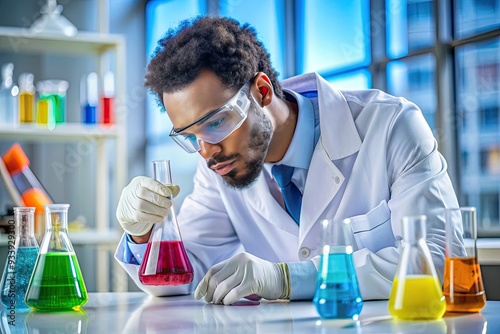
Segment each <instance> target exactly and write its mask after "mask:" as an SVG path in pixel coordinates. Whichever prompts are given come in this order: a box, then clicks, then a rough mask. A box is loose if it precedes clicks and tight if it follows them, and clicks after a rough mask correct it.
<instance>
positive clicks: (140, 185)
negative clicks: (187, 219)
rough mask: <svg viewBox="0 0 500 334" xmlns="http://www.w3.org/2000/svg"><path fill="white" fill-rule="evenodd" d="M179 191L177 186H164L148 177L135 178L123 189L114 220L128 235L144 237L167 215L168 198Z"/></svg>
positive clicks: (170, 202) (169, 204)
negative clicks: (115, 219)
mask: <svg viewBox="0 0 500 334" xmlns="http://www.w3.org/2000/svg"><path fill="white" fill-rule="evenodd" d="M179 190H180V189H179V186H165V185H163V184H161V183H160V182H158V181H156V180H153V179H151V178H149V177H145V176H137V177H135V178H134V179H132V181H130V183H129V184H128V185H127V186H126V187H125V188H123V190H122V194H121V196H120V201H119V202H118V207H117V208H116V218H117V219H118V222H120V225H121V226H122V227H123V229H124V230H125V231H126V232H127V233H128V234H130V235H132V236H142V235H145V234H146V233H148V232H149V230H150V229H151V227H152V226H153V224H154V223H158V222H161V221H162V220H163V218H164V217H165V216H166V215H167V214H168V210H169V209H170V207H171V206H172V201H171V200H170V198H172V197H175V196H177V194H178V193H179ZM168 197H170V198H168Z"/></svg>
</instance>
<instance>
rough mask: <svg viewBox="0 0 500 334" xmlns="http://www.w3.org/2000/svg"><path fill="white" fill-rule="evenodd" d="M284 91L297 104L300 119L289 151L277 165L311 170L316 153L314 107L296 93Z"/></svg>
mask: <svg viewBox="0 0 500 334" xmlns="http://www.w3.org/2000/svg"><path fill="white" fill-rule="evenodd" d="M283 91H284V92H285V93H286V94H288V95H290V96H292V97H293V98H294V99H295V101H296V102H297V106H298V118H297V125H296V126H295V132H294V133H293V137H292V141H291V142H290V145H289V146H288V150H287V151H286V153H285V156H284V157H283V159H281V160H280V161H278V162H277V163H276V164H278V165H287V166H291V167H298V168H302V169H309V165H310V164H311V158H312V155H313V151H314V109H313V105H312V103H311V101H309V99H307V98H305V97H303V96H302V95H300V94H298V93H296V92H294V91H291V90H288V89H283Z"/></svg>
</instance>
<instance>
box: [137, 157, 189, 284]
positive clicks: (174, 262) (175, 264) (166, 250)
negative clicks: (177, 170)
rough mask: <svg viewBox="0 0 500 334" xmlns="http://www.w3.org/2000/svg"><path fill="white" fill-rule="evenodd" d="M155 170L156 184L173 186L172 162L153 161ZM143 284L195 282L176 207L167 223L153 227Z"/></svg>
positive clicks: (147, 251)
mask: <svg viewBox="0 0 500 334" xmlns="http://www.w3.org/2000/svg"><path fill="white" fill-rule="evenodd" d="M153 168H154V178H155V180H157V181H158V182H161V183H163V184H164V185H171V184H172V176H171V172H170V160H157V161H153ZM139 280H140V281H141V282H142V284H145V285H180V284H187V283H190V282H191V281H192V280H193V267H192V266H191V262H190V261H189V258H188V256H187V254H186V250H185V248H184V243H183V242H182V239H181V235H180V232H179V227H178V225H177V218H176V216H175V209H174V206H173V203H172V206H171V207H170V210H169V213H168V215H167V216H166V217H165V218H164V219H163V221H162V222H160V223H157V224H154V225H153V230H152V231H151V236H150V237H149V241H148V245H147V247H146V252H145V254H144V259H143V261H142V264H141V266H140V268H139Z"/></svg>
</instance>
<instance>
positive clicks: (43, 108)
mask: <svg viewBox="0 0 500 334" xmlns="http://www.w3.org/2000/svg"><path fill="white" fill-rule="evenodd" d="M36 121H37V123H38V124H47V123H49V101H47V100H42V99H40V100H39V101H38V105H37V109H36Z"/></svg>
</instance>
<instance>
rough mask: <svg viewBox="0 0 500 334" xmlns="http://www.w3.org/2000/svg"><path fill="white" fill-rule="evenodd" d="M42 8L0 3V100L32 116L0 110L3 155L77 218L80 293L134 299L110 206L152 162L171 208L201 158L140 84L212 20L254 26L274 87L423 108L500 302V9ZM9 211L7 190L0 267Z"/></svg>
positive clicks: (36, 1)
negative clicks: (295, 81)
mask: <svg viewBox="0 0 500 334" xmlns="http://www.w3.org/2000/svg"><path fill="white" fill-rule="evenodd" d="M50 3H52V5H53V4H54V2H53V1H52V2H51V1H46V0H21V1H19V0H2V1H0V66H1V67H2V89H1V90H0V93H2V94H3V93H5V91H8V92H9V93H11V94H14V91H13V89H14V88H15V87H17V90H16V91H15V94H17V95H18V96H20V95H21V94H28V95H30V94H31V95H30V96H31V98H32V99H33V103H34V107H33V110H31V111H30V110H22V106H21V105H18V106H17V107H18V109H16V110H18V112H17V113H15V114H7V113H6V112H5V109H4V105H0V155H4V154H5V153H6V152H8V151H9V150H10V149H11V148H12V147H13V145H15V144H19V145H20V146H21V148H22V151H24V153H25V154H26V156H27V157H28V159H29V170H30V171H31V172H32V173H33V175H35V176H36V179H37V180H38V181H39V182H40V183H41V184H42V185H43V187H44V189H45V192H46V193H47V194H48V196H49V197H50V199H51V200H52V201H53V202H54V203H68V204H70V207H69V214H68V218H69V235H70V238H71V240H72V243H73V246H74V247H75V251H76V254H77V256H78V259H79V261H80V267H81V268H82V273H83V276H84V278H85V282H86V285H87V289H88V291H89V292H106V291H138V289H137V287H136V286H135V285H134V284H133V282H132V281H131V280H130V279H129V278H128V277H127V275H126V273H125V272H124V271H123V269H122V268H121V267H120V266H119V265H118V264H117V263H116V261H115V260H114V258H113V254H114V250H115V248H116V245H117V244H118V241H119V238H120V236H121V233H122V230H121V227H120V225H119V224H118V222H117V220H116V218H115V210H116V205H117V203H118V198H119V196H120V191H121V189H122V188H123V187H124V186H125V185H126V184H128V182H130V180H131V179H132V178H133V177H135V176H138V175H146V176H150V177H152V175H153V174H152V173H153V170H152V163H151V162H152V161H153V160H156V159H169V160H171V167H172V177H173V181H174V183H177V184H179V185H180V187H181V193H180V195H179V196H178V197H177V198H176V199H175V207H176V209H177V210H178V208H179V207H180V206H181V204H182V201H183V199H184V197H185V196H186V195H187V194H189V192H190V191H191V190H192V180H193V173H194V171H195V166H196V160H197V158H198V155H197V154H192V155H190V154H187V153H186V152H185V151H183V150H182V149H181V148H180V147H179V146H178V145H176V144H175V143H174V142H173V141H172V140H171V139H170V138H169V136H168V134H169V132H170V129H171V126H172V124H171V123H170V121H169V119H168V118H167V116H166V114H165V113H162V112H161V110H160V108H159V107H158V105H157V104H156V101H155V100H154V99H153V97H152V95H149V94H148V92H147V91H146V89H145V88H144V86H143V82H144V74H145V68H146V65H147V62H148V59H149V56H150V55H151V54H152V52H153V51H154V49H155V47H156V43H157V41H158V39H159V38H161V36H162V35H163V34H164V33H165V32H166V31H167V30H168V29H169V28H173V27H176V26H177V24H178V23H179V22H180V21H181V20H183V19H187V18H192V17H195V16H197V15H211V16H216V15H219V16H226V17H232V18H235V19H237V20H238V21H240V22H248V23H250V24H251V25H253V26H254V27H255V28H256V30H257V31H258V33H259V37H260V39H261V40H262V41H263V42H264V44H265V46H266V47H267V49H268V51H269V53H270V54H271V60H272V62H273V65H274V67H275V68H276V69H277V71H278V72H279V73H280V75H279V78H280V79H286V78H288V77H291V76H294V75H297V74H301V73H307V72H318V73H320V74H321V75H322V76H323V77H324V78H326V79H327V80H328V81H329V82H331V83H332V84H333V85H335V86H337V87H338V88H340V89H366V88H373V89H382V90H385V91H387V92H389V93H390V94H393V95H397V96H403V97H405V98H407V99H408V100H410V101H413V102H415V103H416V104H417V105H418V106H419V107H420V108H421V110H422V112H423V114H424V116H425V119H426V120H427V122H428V123H429V125H430V126H431V128H432V130H433V132H434V136H435V137H436V139H437V141H438V143H439V149H440V151H441V153H442V154H443V155H444V156H445V158H446V159H447V161H448V164H449V165H448V171H449V174H450V177H451V179H452V182H453V185H454V187H455V189H456V191H457V193H458V196H459V202H460V204H461V205H462V206H474V207H476V208H477V212H478V235H479V239H478V247H479V261H480V264H481V269H482V272H483V278H484V284H485V289H486V294H487V295H488V299H489V300H498V299H500V288H499V286H498V284H496V282H495V277H498V276H499V275H500V0H455V1H452V0H436V1H431V0H371V1H369V0H356V1H344V0H150V1H146V0H59V1H57V3H56V5H59V6H61V7H57V8H49V7H50V5H49V4H50ZM61 9H62V12H61V11H60V10H61ZM48 10H56V11H59V12H58V13H57V15H59V17H58V18H59V19H60V20H59V21H58V24H59V25H58V26H54V27H50V28H51V29H59V30H60V31H59V33H60V34H61V35H62V36H66V37H64V38H61V39H57V38H55V39H43V38H37V33H40V31H43V29H48V27H47V26H44V23H43V22H42V21H43V20H42V19H43V15H46V14H47V11H48ZM44 13H45V14H44ZM67 36H71V38H67ZM2 90H3V91H2ZM45 94H49V95H50V94H52V95H55V97H56V100H57V106H56V104H54V105H52V104H47V105H49V106H50V107H53V108H60V109H58V113H59V116H58V117H59V118H57V117H56V118H54V117H52V118H51V117H47V115H46V114H44V106H45V107H47V105H45V104H44V102H43V101H44V96H45ZM7 100H8V99H6V98H5V97H1V98H0V102H2V103H4V104H5V103H9V102H8V101H7ZM45 113H46V111H45ZM13 206H14V200H13V198H12V196H11V195H10V193H9V191H8V190H7V186H6V184H5V183H4V182H1V183H0V216H1V218H0V232H1V234H0V266H1V268H3V266H4V261H5V257H6V252H7V247H6V245H7V242H6V240H7V239H6V235H5V229H4V227H5V225H6V224H7V221H8V220H9V219H12V207H13ZM35 228H36V229H37V231H36V233H37V234H38V235H40V234H43V228H44V227H43V226H37V227H35ZM181 232H182V231H181Z"/></svg>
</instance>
